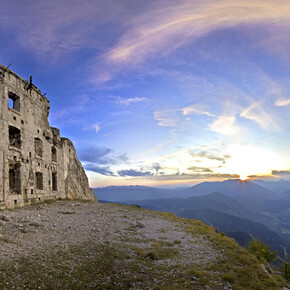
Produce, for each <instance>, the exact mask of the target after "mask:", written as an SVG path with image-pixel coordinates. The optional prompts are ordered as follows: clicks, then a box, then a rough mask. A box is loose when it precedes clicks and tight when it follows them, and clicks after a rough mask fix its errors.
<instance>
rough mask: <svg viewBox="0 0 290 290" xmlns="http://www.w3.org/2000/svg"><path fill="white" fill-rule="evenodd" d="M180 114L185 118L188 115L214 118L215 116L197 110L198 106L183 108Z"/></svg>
mask: <svg viewBox="0 0 290 290" xmlns="http://www.w3.org/2000/svg"><path fill="white" fill-rule="evenodd" d="M182 113H183V115H185V116H188V115H206V116H209V117H214V116H215V115H213V114H211V113H209V112H207V111H204V110H201V109H199V108H198V106H195V105H193V106H190V107H185V108H183V109H182Z"/></svg>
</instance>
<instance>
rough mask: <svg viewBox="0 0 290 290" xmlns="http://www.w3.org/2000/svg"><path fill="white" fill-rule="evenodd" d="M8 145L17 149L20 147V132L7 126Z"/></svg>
mask: <svg viewBox="0 0 290 290" xmlns="http://www.w3.org/2000/svg"><path fill="white" fill-rule="evenodd" d="M9 145H10V146H14V147H16V148H19V149H20V147H21V135H20V130H19V129H18V128H15V127H13V126H9Z"/></svg>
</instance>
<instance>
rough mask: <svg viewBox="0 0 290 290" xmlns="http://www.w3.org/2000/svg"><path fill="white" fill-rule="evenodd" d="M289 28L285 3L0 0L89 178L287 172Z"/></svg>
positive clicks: (7, 30) (2, 52)
mask: <svg viewBox="0 0 290 290" xmlns="http://www.w3.org/2000/svg"><path fill="white" fill-rule="evenodd" d="M289 32H290V1H289V0H275V1H273V0H269V1H268V0H251V1H249V0H243V1H241V0H198V1H197V0H184V1H183V0H180V1H178V0H174V1H171V0H121V1H120V0H50V1H39V0H23V1H19V0H0V40H1V45H0V63H1V64H3V65H6V66H7V65H9V64H10V63H12V65H11V67H10V68H11V69H12V70H13V71H14V72H16V73H17V74H19V75H20V76H21V77H23V78H24V79H29V76H30V75H32V76H33V82H34V84H35V85H36V86H38V87H39V88H40V89H41V91H42V92H43V93H47V95H46V96H47V97H48V99H49V100H50V101H51V113H50V116H49V121H50V123H51V125H52V126H55V127H58V128H60V130H61V134H62V136H64V137H68V138H70V139H71V140H72V141H73V142H74V144H75V147H76V149H77V152H78V156H79V159H80V160H81V161H82V164H83V166H84V168H85V169H86V172H87V174H88V176H89V179H90V185H91V186H92V187H98V186H107V185H129V184H132V185H150V186H169V185H170V186H171V185H172V186H181V185H190V184H195V183H198V182H202V181H206V180H209V181H213V180H224V179H228V178H239V177H240V178H242V179H245V178H247V177H253V176H254V177H255V176H261V177H263V178H270V177H273V178H280V177H282V178H286V179H287V178H288V179H290V134H289V133H290V110H289V109H290V93H289V92H290V49H289V47H290V33H289Z"/></svg>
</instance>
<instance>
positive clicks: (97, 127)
mask: <svg viewBox="0 0 290 290" xmlns="http://www.w3.org/2000/svg"><path fill="white" fill-rule="evenodd" d="M94 129H95V131H96V133H98V132H99V131H100V130H101V128H100V126H99V125H98V124H95V125H94Z"/></svg>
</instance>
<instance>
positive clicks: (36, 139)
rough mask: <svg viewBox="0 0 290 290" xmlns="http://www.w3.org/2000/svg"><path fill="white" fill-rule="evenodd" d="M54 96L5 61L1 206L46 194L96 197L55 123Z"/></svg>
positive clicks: (0, 99)
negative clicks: (52, 113)
mask: <svg viewBox="0 0 290 290" xmlns="http://www.w3.org/2000/svg"><path fill="white" fill-rule="evenodd" d="M49 111H50V105H49V100H48V99H47V98H46V97H45V96H44V95H43V94H42V93H41V91H40V90H39V89H38V88H37V87H36V86H35V85H34V84H33V83H32V78H30V81H29V82H28V81H25V80H24V79H22V78H21V77H19V76H18V75H16V74H15V73H14V72H12V71H11V70H9V69H7V68H5V67H4V66H2V65H0V132H1V139H0V208H14V207H19V206H24V205H26V204H31V203H35V202H39V201H44V200H47V199H57V198H70V199H89V200H94V199H96V197H95V195H94V193H93V191H92V190H91V189H90V188H89V185H88V179H87V176H86V174H85V172H84V169H83V168H82V165H81V163H80V162H79V160H78V158H77V155H76V150H75V148H74V146H73V143H72V142H71V141H70V140H69V139H67V138H61V136H60V131H59V130H58V129H57V128H53V127H50V125H49V122H48V115H49Z"/></svg>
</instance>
